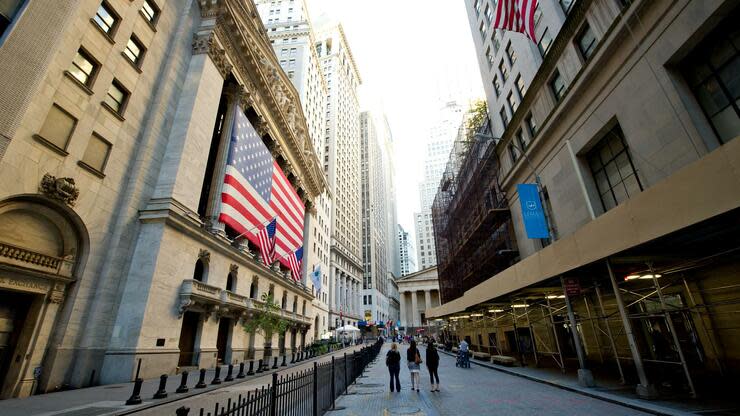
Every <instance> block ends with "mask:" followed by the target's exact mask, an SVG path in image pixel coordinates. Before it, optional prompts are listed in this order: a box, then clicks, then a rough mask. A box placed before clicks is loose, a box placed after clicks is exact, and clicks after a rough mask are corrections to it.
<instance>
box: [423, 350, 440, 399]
mask: <svg viewBox="0 0 740 416" xmlns="http://www.w3.org/2000/svg"><path fill="white" fill-rule="evenodd" d="M426 358H427V368H428V369H429V381H430V382H431V383H432V391H433V392H434V391H439V375H438V374H437V369H438V368H439V353H438V352H437V348H435V347H434V339H432V340H431V341H430V342H429V344H427V357H426ZM435 379H436V381H437V382H436V383H435Z"/></svg>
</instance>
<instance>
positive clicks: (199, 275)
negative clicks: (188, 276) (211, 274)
mask: <svg viewBox="0 0 740 416" xmlns="http://www.w3.org/2000/svg"><path fill="white" fill-rule="evenodd" d="M205 274H206V265H205V264H204V263H203V260H201V259H198V261H196V262H195V270H193V280H197V281H199V282H202V281H203V277H205Z"/></svg>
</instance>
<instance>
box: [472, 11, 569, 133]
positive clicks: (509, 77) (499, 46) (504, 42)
mask: <svg viewBox="0 0 740 416" xmlns="http://www.w3.org/2000/svg"><path fill="white" fill-rule="evenodd" d="M575 2H576V0H539V3H538V6H537V10H536V11H535V17H534V18H535V35H536V36H537V45H535V44H533V43H532V41H531V40H530V39H529V38H527V37H526V36H525V35H524V34H521V33H516V32H509V31H503V30H499V29H493V28H491V26H492V25H493V22H494V20H495V17H496V1H494V0H465V9H466V11H467V13H468V21H469V22H470V31H471V32H472V36H473V42H474V44H475V50H476V54H477V56H478V65H479V67H480V74H481V79H482V80H483V88H484V90H485V91H486V101H487V102H488V114H489V117H490V119H491V121H492V123H491V130H492V132H493V135H494V136H495V137H501V135H502V134H503V133H504V130H505V129H506V126H507V125H508V124H509V121H510V120H511V119H512V117H513V116H514V112H515V111H516V109H517V107H518V106H519V104H520V103H521V102H522V98H523V97H524V94H525V93H526V92H527V88H529V85H530V84H531V83H532V80H533V79H534V76H535V74H537V70H538V69H539V68H540V65H541V64H542V61H543V58H544V56H545V55H547V53H548V52H549V51H550V46H551V45H552V40H553V39H554V38H555V37H556V36H557V34H558V32H559V31H560V28H561V27H562V26H563V22H564V21H565V18H566V17H567V15H568V13H570V11H571V9H572V8H573V4H574V3H575Z"/></svg>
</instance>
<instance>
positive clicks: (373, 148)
mask: <svg viewBox="0 0 740 416" xmlns="http://www.w3.org/2000/svg"><path fill="white" fill-rule="evenodd" d="M379 125H380V127H381V128H378V126H379ZM360 136H361V138H362V139H361V140H362V147H361V157H362V166H361V170H362V260H363V268H364V274H363V280H362V289H363V291H362V305H363V317H364V318H365V320H368V321H386V320H388V319H389V317H390V297H389V294H390V288H389V279H391V280H392V279H393V277H392V276H393V275H392V272H391V268H392V267H393V265H392V264H391V263H392V261H393V260H392V259H393V257H392V253H391V250H389V248H390V247H395V245H396V244H395V240H396V239H395V236H394V235H392V234H389V233H388V230H389V227H388V220H389V218H392V217H393V216H392V215H390V213H389V211H390V210H391V209H393V208H392V207H391V202H392V200H394V198H393V196H392V194H391V188H390V186H389V184H388V182H387V181H388V179H389V178H388V172H389V169H388V165H389V162H390V157H389V156H390V155H389V154H388V153H386V150H387V148H386V146H385V144H386V142H387V141H388V138H389V136H390V129H389V128H388V124H387V123H386V122H385V117H384V116H378V115H376V114H375V113H373V112H369V111H365V112H363V113H361V114H360Z"/></svg>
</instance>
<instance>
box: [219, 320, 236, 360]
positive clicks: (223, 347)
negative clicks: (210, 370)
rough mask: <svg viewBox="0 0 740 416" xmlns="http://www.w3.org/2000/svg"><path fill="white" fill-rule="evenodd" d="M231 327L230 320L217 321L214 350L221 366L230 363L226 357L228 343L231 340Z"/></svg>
mask: <svg viewBox="0 0 740 416" xmlns="http://www.w3.org/2000/svg"><path fill="white" fill-rule="evenodd" d="M232 327H233V325H232V322H231V319H229V318H221V319H220V320H219V321H218V338H216V349H217V350H218V363H219V364H223V363H226V362H229V361H231V360H230V358H231V357H228V356H227V353H229V354H228V355H231V354H230V351H228V346H229V341H230V338H231V328H232Z"/></svg>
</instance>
